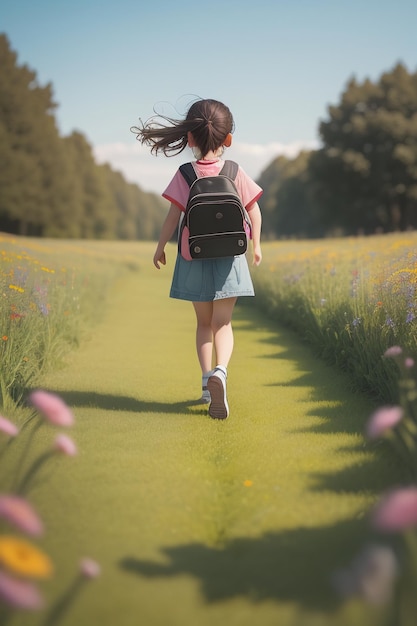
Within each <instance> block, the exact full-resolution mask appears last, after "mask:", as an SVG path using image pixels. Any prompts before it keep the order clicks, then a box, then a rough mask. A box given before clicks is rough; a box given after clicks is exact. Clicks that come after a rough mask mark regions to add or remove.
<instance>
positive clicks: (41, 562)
mask: <svg viewBox="0 0 417 626" xmlns="http://www.w3.org/2000/svg"><path fill="white" fill-rule="evenodd" d="M0 564H2V565H3V566H4V567H5V568H6V569H8V570H9V571H10V572H12V573H14V574H17V575H18V576H28V577H34V578H48V577H49V576H50V575H51V574H52V569H53V567H52V563H51V561H50V559H49V557H48V556H47V555H46V554H44V553H43V552H41V551H40V550H39V549H38V548H36V547H35V546H33V545H32V544H31V543H29V542H28V541H24V540H22V539H17V538H16V537H12V536H8V535H3V536H2V537H0Z"/></svg>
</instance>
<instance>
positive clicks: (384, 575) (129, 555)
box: [0, 233, 417, 626]
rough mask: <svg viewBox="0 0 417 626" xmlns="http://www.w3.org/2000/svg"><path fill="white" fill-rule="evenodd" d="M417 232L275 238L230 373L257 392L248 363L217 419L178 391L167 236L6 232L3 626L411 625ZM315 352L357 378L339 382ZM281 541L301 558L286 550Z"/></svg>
mask: <svg viewBox="0 0 417 626" xmlns="http://www.w3.org/2000/svg"><path fill="white" fill-rule="evenodd" d="M416 244H417V236H415V235H414V234H412V233H407V234H398V235H387V236H379V237H369V238H351V239H334V240H320V241H282V242H267V243H266V244H265V245H264V262H263V264H262V265H261V266H260V267H259V268H253V278H254V282H255V288H256V292H257V296H256V298H255V299H254V302H253V305H255V306H256V307H257V309H260V310H257V311H256V313H255V314H254V316H253V321H252V323H251V322H249V323H248V321H247V318H246V317H245V316H249V318H250V315H251V307H249V306H248V307H242V309H240V311H239V310H238V311H237V318H236V332H237V333H240V336H242V335H243V334H244V333H245V332H246V333H250V334H251V338H252V339H251V342H252V343H251V346H250V347H249V348H248V349H247V353H245V355H244V357H245V358H243V353H242V352H240V360H241V365H240V366H238V365H237V366H236V367H237V368H239V367H240V368H241V369H239V372H240V376H242V377H243V376H245V377H246V378H245V379H244V380H245V382H244V387H245V389H246V388H249V385H252V387H251V393H250V394H248V395H245V396H244V401H243V400H242V398H241V397H240V396H241V395H242V389H241V387H239V377H236V375H235V376H234V372H233V369H232V371H231V376H230V377H231V383H230V389H231V391H230V393H231V400H232V406H233V407H235V406H239V402H240V410H239V414H238V415H237V416H234V415H233V413H232V416H231V418H230V419H229V420H228V421H227V423H225V424H217V423H213V421H210V420H208V419H206V411H205V409H204V408H201V407H198V406H196V403H195V402H188V401H187V402H186V401H185V400H184V397H186V396H185V394H186V393H187V394H188V389H189V387H188V386H187V385H188V376H183V375H182V367H183V363H185V361H186V360H187V362H188V360H189V359H188V357H187V359H186V358H185V357H184V353H186V354H187V355H188V351H189V352H190V354H191V353H193V351H194V346H193V345H191V344H192V343H193V342H192V337H191V343H190V345H189V346H188V344H187V343H186V338H189V337H190V334H192V333H190V325H191V324H193V323H194V320H193V317H192V312H191V311H190V310H189V308H187V309H185V308H182V307H181V304H179V305H178V304H177V305H176V306H175V305H172V303H170V305H172V307H173V308H172V312H171V313H170V309H169V306H168V302H169V301H168V296H167V294H168V286H169V280H170V276H169V273H168V272H167V273H165V274H164V273H163V272H156V271H155V270H154V268H152V264H151V253H152V249H153V247H152V244H142V243H139V242H138V243H134V242H131V243H120V242H85V243H84V242H70V241H58V240H56V241H54V240H40V239H28V238H18V237H11V236H8V235H1V238H0V254H1V261H2V262H1V266H0V279H1V294H2V307H1V310H0V323H1V329H0V334H1V341H0V357H1V364H2V366H1V394H2V395H1V404H2V408H1V413H2V416H1V417H0V462H1V467H2V473H1V475H0V607H1V611H2V612H1V613H0V623H4V624H6V623H9V622H10V624H11V625H13V624H14V623H15V622H14V617H15V616H16V615H18V616H23V618H22V619H23V621H21V622H16V623H18V624H20V623H22V624H25V616H26V615H29V616H30V618H29V621H28V622H27V623H28V624H30V625H31V626H32V624H33V625H34V626H52V625H53V624H59V623H60V622H62V623H63V624H64V625H65V626H66V624H72V623H80V624H81V625H82V626H84V625H87V624H88V626H90V624H91V623H94V622H92V621H91V620H92V619H94V617H92V616H96V615H98V614H100V623H103V624H106V625H107V623H108V624H110V623H114V621H115V620H116V619H118V617H117V616H118V615H119V614H120V616H121V617H120V620H119V622H120V624H121V625H123V626H125V624H126V626H127V625H128V624H130V623H131V619H132V614H134V615H138V618H139V617H140V616H143V617H144V619H145V621H146V620H147V623H149V624H150V625H152V626H153V625H154V624H155V625H158V626H159V624H165V623H167V622H166V619H167V614H169V619H172V624H173V625H174V626H177V624H178V625H179V624H181V626H188V624H192V623H202V624H204V625H206V624H209V623H210V620H211V619H212V618H213V619H215V620H216V621H217V623H221V620H222V619H224V617H225V616H227V619H228V621H229V622H230V623H231V624H232V625H233V624H238V623H239V624H240V623H241V624H245V625H246V624H249V623H254V620H256V619H257V617H256V616H260V617H259V620H260V621H259V623H260V624H265V625H266V624H270V623H271V624H272V623H276V617H277V615H278V613H276V611H277V609H276V603H280V607H281V608H280V609H279V610H282V613H279V616H280V620H281V616H282V620H281V621H282V624H283V625H285V624H287V623H288V624H289V623H292V624H297V626H298V625H300V626H304V625H308V626H310V624H312V623H320V624H322V623H323V624H324V625H326V626H327V624H332V625H333V624H338V623H339V622H338V621H337V619H338V618H337V617H334V616H335V615H336V613H335V612H336V611H338V613H337V615H338V616H339V617H340V619H341V621H340V623H341V624H351V623H352V624H353V623H355V625H356V624H361V625H363V626H394V624H395V626H409V624H410V626H411V624H412V623H413V622H412V620H413V619H414V617H413V616H414V615H415V608H416V607H415V594H414V589H415V581H416V572H417V558H416V556H415V554H416V547H415V546H416V543H417V495H416V494H417V463H416V458H417V457H416V451H417V378H416V365H415V363H416V362H417V358H416V356H417V347H416V344H415V325H416V324H417V301H416V297H415V285H416V279H415V276H416V275H417V270H416V267H417V266H416V257H415V253H414V249H415V246H416ZM167 252H168V262H169V263H172V262H173V259H175V246H174V245H172V246H171V247H169V249H168V251H167ZM125 279H126V280H125ZM121 283H123V285H124V286H125V287H124V288H126V285H127V286H128V290H127V291H126V293H125V292H123V298H122V296H121V292H119V291H118V285H119V284H121ZM142 293H146V294H148V300H147V302H146V303H145V301H144V299H143V296H142ZM114 298H116V301H115V302H114V301H113V300H114ZM108 309H109V310H111V311H112V315H111V317H110V318H109V319H108V320H107V321H106V322H105V323H104V322H103V319H105V316H106V311H107V310H108ZM242 311H244V312H245V313H242ZM249 318H248V319H249ZM268 318H270V319H271V320H272V322H271V327H269V326H268V327H267V328H266V327H264V326H263V323H264V322H263V320H266V319H268ZM168 319H169V322H173V320H175V324H177V326H176V327H177V332H176V333H172V329H171V327H170V324H169V323H168V321H167V320H168ZM268 324H269V321H268ZM241 325H242V328H241V327H240V326H241ZM274 325H276V328H280V329H286V328H287V327H290V328H291V329H293V330H294V331H295V332H294V333H291V336H293V335H294V337H297V335H298V336H299V337H301V338H302V340H303V342H299V343H300V344H301V345H303V343H304V344H305V345H306V346H308V345H311V347H312V350H310V349H308V352H309V354H310V353H313V354H312V356H311V362H312V363H314V364H315V365H312V366H310V365H308V364H307V362H305V363H304V365H303V366H299V365H298V364H297V358H296V356H295V355H292V353H291V350H288V357H287V356H286V357H284V356H282V355H281V352H280V351H281V350H284V348H283V347H282V346H281V345H280V346H278V348H277V342H278V341H281V343H282V344H283V343H285V342H284V340H283V339H280V340H279V339H277V337H280V335H279V334H277V335H276V334H275V333H273V332H272V331H271V330H268V329H269V328H273V327H274ZM245 328H246V331H245ZM96 333H98V336H99V341H98V342H97V343H94V336H95V334H96ZM173 335H175V336H173ZM284 335H285V330H284ZM135 337H136V339H135ZM132 338H133V339H132ZM157 341H159V343H158V344H156V342H157ZM175 341H176V342H177V343H176V344H175V345H177V348H176V352H175V350H174V351H170V348H169V346H170V345H171V342H175ZM258 341H259V343H258ZM297 341H299V339H298V338H297ZM239 345H240V341H237V347H236V351H237V356H236V361H238V360H239V350H240V348H239ZM288 345H290V344H288ZM89 346H91V349H90V348H89ZM277 349H278V352H277ZM173 352H175V354H173ZM284 352H285V350H284ZM77 354H79V360H77V358H76V355H77ZM260 354H264V356H263V357H262V361H263V363H262V365H261V363H260V360H259V359H261V356H260ZM314 355H316V356H314ZM174 357H175V359H176V361H178V363H179V364H181V367H178V368H176V369H175V370H173V369H172V360H173V359H174ZM317 357H320V358H317ZM249 358H251V359H252V361H251V362H252V363H253V364H254V365H255V366H256V367H255V368H254V369H251V368H252V366H251V368H247V367H246V360H247V359H249ZM309 358H310V357H309ZM257 359H258V360H257ZM285 359H289V361H288V363H287V361H286V360H285ZM73 360H75V374H74V367H73V368H72V365H71V363H72V361H73ZM308 362H309V363H310V361H308ZM319 363H327V364H330V365H331V366H332V368H331V369H332V371H333V370H334V371H335V372H337V371H338V370H340V371H341V372H342V373H341V376H343V384H342V383H340V381H339V379H337V378H335V382H334V385H335V387H334V388H333V391H332V393H330V392H329V390H328V388H326V389H327V390H325V387H324V386H323V387H321V383H320V381H319V378H320V375H318V377H317V375H316V372H315V371H314V370H315V369H317V371H322V370H321V366H319ZM104 365H106V368H107V369H105V368H104ZM335 366H337V367H335ZM71 368H72V369H71ZM118 368H119V369H120V371H118ZM190 368H191V365H190ZM193 368H194V365H193ZM310 370H311V371H310ZM67 371H71V372H72V373H71V377H70V378H71V380H67V374H66V372H67ZM323 371H324V370H323ZM343 372H344V373H343ZM345 374H347V375H346V376H345ZM106 376H107V377H108V378H106ZM196 378H198V377H196ZM102 379H103V380H102ZM340 380H342V379H340ZM161 381H163V384H161ZM45 382H46V383H47V385H46V388H48V384H49V385H52V388H54V389H57V392H55V391H54V392H52V391H50V390H46V388H45V389H44V388H43V385H44V384H45ZM197 382H198V383H199V382H200V381H199V380H198V381H197ZM338 385H340V387H338ZM346 387H347V389H346ZM48 389H49V388H48ZM338 390H339V391H338ZM333 393H334V395H332V394H333ZM341 395H343V396H344V398H345V399H344V400H343V402H342V401H341V400H340V397H341ZM351 402H352V404H351ZM73 403H74V406H72V404H73ZM353 406H356V407H361V408H360V409H355V410H356V411H357V413H356V414H354V415H351V414H348V409H349V410H350V407H353ZM371 406H372V407H373V409H372V410H365V407H371ZM345 407H348V408H345ZM78 414H79V415H80V418H81V419H78V418H76V416H77V415H78ZM171 418H175V419H171ZM332 422H334V426H333V424H332ZM387 451H388V452H387ZM391 453H392V455H391ZM378 459H379V460H378ZM284 472H285V473H284ZM332 474H333V475H332ZM283 476H285V479H283ZM368 476H369V477H371V478H372V477H373V478H372V480H371V481H370V483H369V484H368V483H367V480H368ZM339 481H340V482H339ZM50 484H51V485H52V490H51V492H50V493H49V491H48V489H49V485H50ZM213 493H215V497H214V498H213ZM113 503H114V504H113ZM303 507H306V508H305V509H304V508H303ZM298 515H299V516H300V517H297V516H298ZM326 516H327V517H326ZM300 519H302V520H303V521H302V522H301V521H300ZM297 520H298V521H297ZM292 525H294V527H293V526H292ZM72 534H74V537H73V536H72ZM370 538H371V539H372V540H370ZM362 539H363V541H362ZM344 541H346V546H344V545H343V542H344ZM86 548H88V549H86ZM339 551H340V553H339ZM161 553H162V556H161ZM284 553H285V554H286V555H287V561H288V563H289V564H290V566H289V567H288V566H287V565H288V563H287V561H286V564H284V562H283V563H280V562H278V561H276V562H275V556H274V555H275V554H278V555H279V554H284ZM305 554H308V555H310V556H309V557H308V558H307V560H306V557H305ZM236 559H237V561H238V562H239V563H240V562H241V563H242V568H241V569H240V570H239V575H238V576H236ZM349 559H350V560H349ZM306 562H308V563H309V567H307V568H306ZM224 572H226V573H227V576H226V577H225V576H224ZM176 574H182V576H176ZM300 576H301V578H300ZM97 577H99V580H98V581H97V583H95V584H94V587H93V588H90V589H89V590H88V589H87V590H86V591H85V592H83V593H82V594H80V592H81V589H82V588H83V587H85V586H86V583H87V581H89V580H91V579H93V578H97ZM300 580H301V582H300ZM190 581H192V582H191V583H190ZM196 581H200V583H201V586H200V589H199V591H198V592H196V589H195V587H196ZM221 581H223V582H221ZM138 583H139V584H138ZM172 584H174V585H175V589H176V592H175V593H173V591H172V587H171V585H172ZM188 585H191V586H188ZM88 586H89V585H87V587H88ZM310 586H311V589H310ZM94 588H96V589H97V591H94ZM255 592H256V593H255ZM160 594H162V595H161V596H160ZM164 594H166V595H164ZM193 594H196V595H193ZM253 594H255V596H256V602H255V603H254V604H253V607H252V604H251V599H252V600H253V598H252V595H253ZM177 595H178V597H180V598H181V602H177V600H176V601H175V606H176V607H177V606H179V607H180V608H179V609H177V608H176V609H175V611H177V612H176V613H175V611H174V609H173V604H170V599H171V598H172V597H174V596H175V598H176V599H177ZM255 596H253V597H255ZM98 597H99V598H100V601H99V602H98ZM159 597H163V598H166V599H167V603H168V604H167V606H168V607H171V608H168V609H167V610H166V611H165V610H164V609H163V608H162V605H163V604H164V603H163V602H160V601H159V600H158V599H159ZM90 598H91V599H90ZM133 598H134V599H135V600H133ZM190 598H191V600H190ZM80 600H81V602H80ZM263 600H265V603H264V604H263V603H262V601H263ZM93 602H95V604H94V605H93ZM133 602H135V603H136V604H135V605H134V607H135V608H134V609H131V611H133V613H127V611H128V608H127V605H128V604H129V603H133ZM352 602H353V604H352ZM358 602H359V604H358ZM297 603H298V604H297ZM345 604H346V608H345ZM159 605H161V606H159ZM261 605H262V606H261ZM362 606H364V607H365V608H364V609H362V608H361V607H362ZM300 607H301V608H300ZM358 607H359V608H358ZM223 610H224V611H225V612H224V613H222V611H223ZM255 610H256V615H255V613H254V611H255ZM123 611H125V613H123ZM138 611H139V612H138ZM174 613H175V614H174ZM123 615H125V616H127V617H126V621H123V619H124V618H123ZM156 615H158V616H159V617H158V618H156V617H155V616H156ZM73 616H75V617H74V618H73ZM244 616H246V617H244ZM262 616H263V617H262ZM297 616H298V617H297ZM349 616H352V621H349ZM410 616H411V617H410ZM327 618H328V619H329V620H330V621H327ZM73 619H75V620H76V622H73V621H72V620H73ZM311 619H312V620H313V621H311ZM314 619H316V621H314ZM106 620H107V621H106ZM129 620H130V621H129ZM158 620H159V621H158ZM219 620H220V622H219ZM239 620H241V621H239ZM245 620H246V621H245ZM317 620H319V621H317ZM320 620H325V621H322V622H320ZM343 620H344V621H343Z"/></svg>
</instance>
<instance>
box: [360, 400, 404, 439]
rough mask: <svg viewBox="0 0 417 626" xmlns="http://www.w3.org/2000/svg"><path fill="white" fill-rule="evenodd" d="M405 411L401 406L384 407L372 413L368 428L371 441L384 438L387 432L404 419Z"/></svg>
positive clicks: (367, 431) (367, 432)
mask: <svg viewBox="0 0 417 626" xmlns="http://www.w3.org/2000/svg"><path fill="white" fill-rule="evenodd" d="M403 415H404V410H403V409H402V408H401V407H400V406H383V407H381V408H379V409H377V410H376V411H375V412H374V413H372V415H371V417H370V418H369V421H368V424H367V426H366V434H367V436H368V437H369V438H370V439H377V438H378V437H382V436H383V435H384V434H385V432H386V431H387V430H390V429H391V428H393V427H394V426H396V425H397V424H398V423H399V422H400V421H401V419H402V417H403Z"/></svg>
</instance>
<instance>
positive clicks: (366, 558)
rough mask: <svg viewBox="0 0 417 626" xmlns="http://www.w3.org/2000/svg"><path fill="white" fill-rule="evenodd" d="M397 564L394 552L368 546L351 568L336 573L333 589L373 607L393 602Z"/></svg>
mask: <svg viewBox="0 0 417 626" xmlns="http://www.w3.org/2000/svg"><path fill="white" fill-rule="evenodd" d="M397 576H398V564H397V559H396V557H395V554H394V552H393V551H392V550H391V548H388V547H385V546H369V547H367V548H365V549H364V550H363V552H361V553H360V554H359V555H358V556H357V557H356V558H355V559H354V560H353V561H352V564H351V565H350V567H348V568H346V569H341V570H338V571H337V572H336V573H335V575H334V578H333V582H334V586H335V587H336V589H337V591H338V592H339V593H340V595H342V596H343V597H346V598H350V597H353V596H358V597H360V598H362V600H365V602H368V603H369V604H372V605H375V606H381V605H384V604H387V603H388V602H390V601H391V600H392V597H393V593H394V584H395V580H396V578H397Z"/></svg>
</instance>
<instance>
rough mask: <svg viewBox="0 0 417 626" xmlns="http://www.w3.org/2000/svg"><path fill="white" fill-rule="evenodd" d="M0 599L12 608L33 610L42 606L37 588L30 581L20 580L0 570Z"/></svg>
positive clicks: (41, 599)
mask: <svg viewBox="0 0 417 626" xmlns="http://www.w3.org/2000/svg"><path fill="white" fill-rule="evenodd" d="M0 600H2V601H3V602H4V603H5V604H7V605H8V606H9V607H12V608H14V609H26V610H29V611H35V610H37V609H41V608H42V607H43V604H44V603H43V598H42V596H41V594H40V593H39V590H38V588H37V587H36V586H35V585H34V584H33V583H32V582H30V581H27V580H20V579H18V578H14V577H12V576H9V575H8V574H6V573H5V572H2V571H0Z"/></svg>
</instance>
